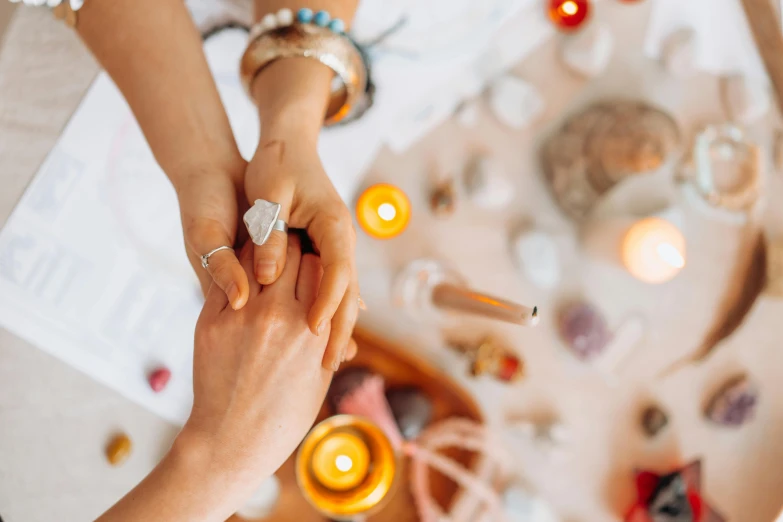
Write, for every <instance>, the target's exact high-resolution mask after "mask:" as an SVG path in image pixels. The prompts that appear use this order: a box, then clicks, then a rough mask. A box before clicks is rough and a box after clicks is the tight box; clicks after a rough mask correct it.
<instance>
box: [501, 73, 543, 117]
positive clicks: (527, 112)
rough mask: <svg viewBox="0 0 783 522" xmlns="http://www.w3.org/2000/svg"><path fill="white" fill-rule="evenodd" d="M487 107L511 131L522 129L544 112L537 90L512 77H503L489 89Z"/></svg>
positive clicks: (541, 99)
mask: <svg viewBox="0 0 783 522" xmlns="http://www.w3.org/2000/svg"><path fill="white" fill-rule="evenodd" d="M489 106H490V108H491V109H492V112H493V113H494V115H495V117H496V118H497V119H498V121H500V122H501V123H503V124H504V125H507V126H508V127H510V128H512V129H524V128H525V127H527V126H528V125H530V124H531V123H532V122H533V121H534V120H535V119H536V118H538V117H539V116H541V114H542V113H543V112H544V108H545V103H544V99H543V98H542V97H541V94H540V93H539V91H538V89H536V88H535V87H534V86H533V85H531V84H530V83H528V82H526V81H524V80H521V79H520V78H516V77H514V76H509V75H504V76H501V77H500V78H498V79H497V80H495V81H494V82H493V83H492V85H491V86H490V88H489Z"/></svg>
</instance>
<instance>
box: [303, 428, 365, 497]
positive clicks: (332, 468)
mask: <svg viewBox="0 0 783 522" xmlns="http://www.w3.org/2000/svg"><path fill="white" fill-rule="evenodd" d="M312 466H313V475H315V478H316V479H317V480H318V482H320V483H321V485H323V486H324V487H326V488H328V489H331V490H333V491H346V490H349V489H353V488H355V487H356V486H358V485H359V484H361V483H362V481H363V480H364V478H365V477H366V476H367V471H368V469H369V467H370V451H369V449H368V448H367V444H365V443H364V441H363V440H362V438H361V437H359V436H358V435H356V434H354V433H350V432H336V433H332V434H330V435H327V436H326V437H324V438H323V439H322V440H321V442H319V443H318V446H316V447H315V450H313V460H312Z"/></svg>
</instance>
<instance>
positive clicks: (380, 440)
mask: <svg viewBox="0 0 783 522" xmlns="http://www.w3.org/2000/svg"><path fill="white" fill-rule="evenodd" d="M330 425H331V428H333V429H338V428H353V429H355V430H357V431H359V432H360V433H362V434H363V435H365V436H369V437H372V441H373V443H376V444H379V445H380V446H381V447H382V450H381V451H382V453H385V454H387V455H389V456H390V458H388V459H386V461H385V462H381V463H380V464H381V465H385V466H390V465H391V466H392V471H391V477H390V478H389V476H388V475H389V473H388V470H387V471H386V472H384V473H381V474H380V475H379V476H378V479H377V484H376V485H374V486H373V487H371V488H369V490H368V493H367V494H366V495H365V496H363V497H362V498H361V499H358V500H356V501H354V502H352V503H344V504H343V503H342V502H341V501H340V500H339V498H331V499H328V500H329V502H328V503H329V504H331V507H324V506H323V505H319V504H318V502H317V501H318V499H317V498H315V497H314V495H313V491H311V489H313V487H312V484H313V483H317V481H316V480H315V479H314V478H312V477H310V474H311V471H310V469H309V466H310V462H309V460H306V459H309V458H310V457H311V456H312V452H313V450H314V449H315V447H317V445H318V443H319V442H320V441H321V440H322V439H323V437H324V436H325V435H326V434H328V433H329V432H330V431H331V430H330V431H325V432H324V433H323V434H322V435H321V436H319V437H317V438H316V439H315V440H309V439H311V437H312V436H313V435H314V434H316V433H318V432H319V430H324V429H326V428H327V427H329V426H330ZM294 467H295V472H296V473H295V475H296V483H297V486H298V487H299V490H300V491H301V493H302V495H303V496H304V497H305V499H306V500H307V502H308V503H309V504H310V505H311V506H313V507H314V508H315V509H316V510H317V511H318V512H319V513H321V514H323V515H325V516H327V517H330V518H332V519H336V520H352V519H353V517H356V516H358V515H368V514H371V513H374V512H376V511H377V510H379V509H380V508H381V507H383V505H385V503H386V501H387V500H388V499H389V498H390V497H391V494H392V493H393V491H394V490H395V487H396V485H397V483H398V475H399V473H397V470H398V469H399V467H400V455H399V454H398V453H397V452H396V451H395V450H394V448H393V447H392V444H391V442H390V441H389V439H388V437H387V436H386V434H385V433H384V432H383V430H381V428H380V427H378V426H377V425H376V424H375V423H374V422H372V421H371V420H370V419H367V418H366V417H362V416H359V415H347V414H339V415H334V416H331V417H328V418H326V419H324V420H323V421H321V422H319V423H318V424H316V425H315V426H313V428H312V429H311V430H310V432H308V434H307V436H306V437H305V439H304V440H303V441H302V444H301V445H300V446H299V450H298V451H297V455H296V460H295V465H294ZM365 480H368V479H365ZM357 488H358V487H357ZM349 491H350V490H349ZM347 493H349V492H348V491H340V492H337V491H335V492H334V496H335V497H343V496H345V495H346V494H347ZM378 494H380V495H381V498H380V499H379V500H378V501H377V502H375V503H373V504H371V505H370V506H365V505H363V501H364V500H366V499H367V498H370V497H372V496H375V495H378ZM322 500H323V499H322ZM341 504H342V505H341ZM338 506H339V507H340V509H337V507H338Z"/></svg>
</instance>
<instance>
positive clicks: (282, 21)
mask: <svg viewBox="0 0 783 522" xmlns="http://www.w3.org/2000/svg"><path fill="white" fill-rule="evenodd" d="M294 22H296V23H299V24H315V25H317V26H319V27H325V28H327V29H330V30H332V31H334V32H335V33H337V34H344V33H345V22H343V21H342V20H341V19H339V18H332V17H331V15H330V14H329V13H328V12H326V11H318V12H315V13H313V10H312V9H308V8H306V7H304V8H302V9H299V10H298V11H297V12H296V17H294V12H293V11H291V10H290V9H288V8H283V9H280V10H279V11H278V12H276V13H269V14H267V15H264V17H262V18H261V20H260V21H259V22H258V23H257V24H255V25H254V26H253V27H252V28H251V29H250V39H251V40H254V39H256V38H257V37H259V36H260V35H262V34H264V33H265V32H267V31H271V30H273V29H278V28H280V27H288V26H289V25H292V24H293V23H294Z"/></svg>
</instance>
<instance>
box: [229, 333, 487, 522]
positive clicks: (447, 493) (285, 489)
mask: <svg viewBox="0 0 783 522" xmlns="http://www.w3.org/2000/svg"><path fill="white" fill-rule="evenodd" d="M354 339H355V340H356V342H357V344H358V345H359V353H358V355H357V356H356V358H355V359H354V360H353V361H351V362H350V363H346V364H345V365H344V367H343V368H341V369H340V371H343V370H345V369H347V368H353V367H357V366H360V367H364V368H368V369H369V370H371V371H373V372H375V373H378V374H380V375H382V376H383V377H384V379H385V381H386V388H387V389H388V388H397V387H403V386H415V387H417V388H419V389H420V390H422V391H423V392H424V393H425V394H426V395H427V396H428V397H429V398H430V399H431V400H432V404H433V420H434V421H437V420H441V419H444V418H448V417H464V418H469V419H473V420H475V421H478V422H483V420H484V419H483V416H482V415H481V412H480V410H479V407H478V405H476V403H475V401H474V400H473V398H472V397H471V396H470V395H469V394H468V392H467V391H465V390H464V389H462V388H461V387H460V386H459V385H458V384H457V383H456V382H454V381H453V380H452V379H451V378H450V377H448V376H447V375H445V374H444V373H442V372H441V371H440V370H438V369H436V368H435V367H433V366H432V365H430V364H429V363H428V362H426V361H424V360H423V359H420V358H418V357H416V356H414V355H412V354H410V353H409V352H408V351H407V350H405V349H404V348H402V347H400V346H396V345H394V344H391V343H389V342H387V341H384V340H382V339H380V338H378V337H376V336H374V335H372V334H370V333H368V332H365V331H362V330H359V329H357V330H356V331H355V332H354ZM338 373H339V372H338ZM333 414H334V412H333V411H331V408H330V407H329V405H327V404H326V403H324V405H323V406H322V407H321V412H320V413H319V415H318V421H320V420H322V419H324V418H326V417H328V416H330V415H333ZM318 421H316V422H318ZM447 454H448V455H449V456H450V457H451V458H453V459H455V460H457V461H458V462H460V463H461V464H462V465H464V466H466V467H468V468H472V467H473V466H474V465H475V457H476V456H475V454H473V453H470V452H467V451H462V450H459V451H451V452H447ZM295 458H296V455H295V454H294V455H291V457H289V458H288V460H287V461H286V462H285V464H283V466H282V467H281V468H280V469H279V470H278V472H277V477H278V479H280V498H279V499H278V502H277V505H276V506H275V509H274V511H273V512H272V513H271V514H270V515H269V516H268V517H266V518H263V519H260V520H263V521H264V522H326V521H327V519H326V518H324V516H323V515H321V514H319V513H318V512H317V511H316V510H315V509H314V508H313V507H312V506H310V504H309V503H308V502H307V500H305V498H304V497H303V496H302V494H301V493H300V492H299V488H298V486H297V484H296V476H295V475H294V460H295ZM400 474H401V475H400V480H399V483H398V486H397V488H396V490H395V491H394V492H393V493H392V498H391V499H389V501H388V503H387V504H386V505H385V506H384V507H383V509H381V511H380V512H378V513H376V514H375V515H373V516H372V517H370V518H369V521H371V522H414V521H416V520H418V516H417V515H416V509H415V507H414V505H413V497H412V496H411V494H410V491H409V488H408V480H407V477H408V470H407V463H404V464H403V465H402V466H401V468H400ZM430 482H431V484H430V486H431V492H432V495H433V497H434V498H435V499H437V501H438V503H439V504H440V505H441V506H442V507H443V508H444V509H446V508H448V507H449V505H450V504H451V503H452V501H453V500H454V496H455V494H456V492H457V486H456V484H454V483H453V482H452V481H450V480H449V479H447V478H445V477H443V476H442V475H440V474H439V473H435V472H431V474H430ZM243 520H245V519H243V518H240V517H238V516H236V515H235V516H233V517H231V519H230V521H232V522H240V521H243Z"/></svg>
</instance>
